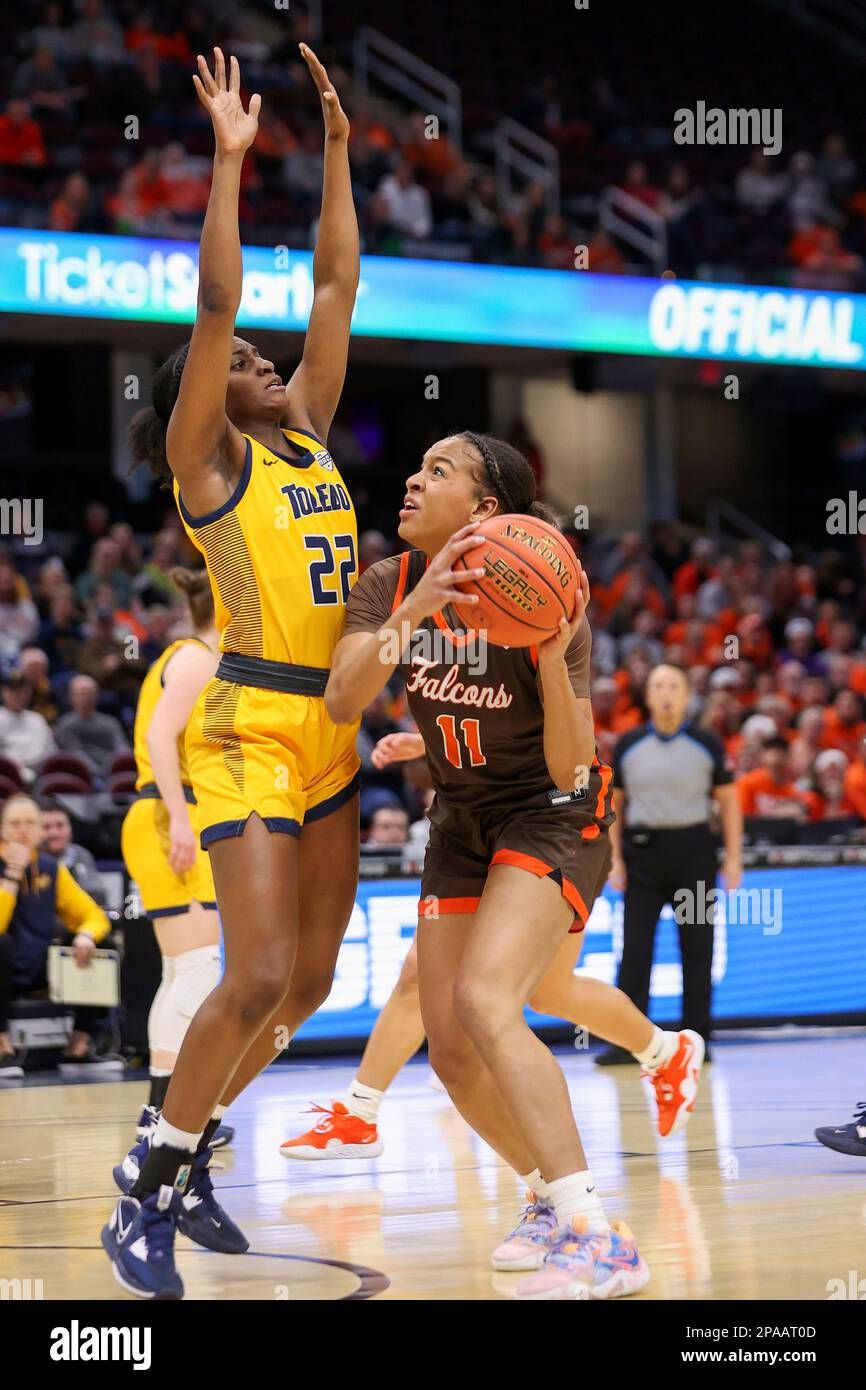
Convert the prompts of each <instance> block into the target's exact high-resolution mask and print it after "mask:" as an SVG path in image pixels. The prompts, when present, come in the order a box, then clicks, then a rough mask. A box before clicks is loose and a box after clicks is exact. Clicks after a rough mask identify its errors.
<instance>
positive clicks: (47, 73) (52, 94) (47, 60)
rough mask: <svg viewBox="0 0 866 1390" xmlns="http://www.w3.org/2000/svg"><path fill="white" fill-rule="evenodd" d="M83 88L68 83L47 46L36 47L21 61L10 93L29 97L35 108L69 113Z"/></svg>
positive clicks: (67, 114)
mask: <svg viewBox="0 0 866 1390" xmlns="http://www.w3.org/2000/svg"><path fill="white" fill-rule="evenodd" d="M84 90H85V89H84V88H83V87H74V88H73V87H70V85H69V83H68V81H67V80H66V75H65V73H64V72H63V69H62V68H61V67H58V65H57V62H56V61H55V58H54V54H53V52H52V50H51V49H50V48H37V49H36V50H35V51H34V54H33V57H32V58H31V59H30V61H29V62H28V63H22V65H21V67H20V68H19V69H18V71H17V73H16V74H15V81H14V82H13V84H12V92H13V94H14V95H15V96H20V97H23V98H24V100H25V101H29V103H30V106H31V107H32V108H33V109H34V110H35V111H57V112H59V113H60V114H61V115H64V116H70V117H72V116H74V114H75V103H76V101H77V100H78V99H79V98H80V97H82V96H83V95H84Z"/></svg>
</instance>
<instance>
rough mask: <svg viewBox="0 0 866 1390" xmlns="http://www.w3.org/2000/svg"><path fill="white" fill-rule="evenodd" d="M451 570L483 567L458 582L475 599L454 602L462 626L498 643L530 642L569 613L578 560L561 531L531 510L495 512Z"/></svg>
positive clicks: (526, 644)
mask: <svg viewBox="0 0 866 1390" xmlns="http://www.w3.org/2000/svg"><path fill="white" fill-rule="evenodd" d="M475 536H476V539H477V541H478V544H477V545H474V546H472V548H471V549H470V550H465V551H464V552H463V554H462V555H461V556H459V557H458V559H457V561H456V562H455V565H454V568H455V570H460V569H468V570H473V569H482V568H483V570H484V574H483V575H482V576H481V578H480V579H471V580H469V582H468V583H467V584H465V585H461V588H465V589H466V592H467V593H468V594H477V595H478V602H477V603H473V604H464V605H461V604H459V603H455V604H454V608H455V609H456V611H457V614H458V616H459V618H460V621H461V622H462V623H463V625H464V626H465V627H468V628H475V629H477V630H480V631H483V632H484V634H485V636H486V638H487V641H488V642H492V643H493V644H494V645H495V646H497V647H531V646H532V645H533V644H534V643H536V642H543V641H544V639H545V637H550V635H551V634H552V633H554V632H556V631H557V629H558V627H559V621H560V619H561V618H569V619H571V618H572V617H573V615H574V603H575V597H576V594H577V588H578V581H577V560H576V558H575V554H574V551H573V550H572V548H571V546H570V545H569V544H568V541H567V540H566V539H565V537H564V536H563V535H562V534H561V533H560V532H559V531H557V530H556V528H555V527H554V526H549V525H548V523H547V522H546V521H539V520H538V518H537V517H534V516H517V515H507V514H506V515H505V516H494V517H491V519H490V520H489V521H483V522H482V523H481V525H480V526H479V527H478V530H477V531H476V533H475Z"/></svg>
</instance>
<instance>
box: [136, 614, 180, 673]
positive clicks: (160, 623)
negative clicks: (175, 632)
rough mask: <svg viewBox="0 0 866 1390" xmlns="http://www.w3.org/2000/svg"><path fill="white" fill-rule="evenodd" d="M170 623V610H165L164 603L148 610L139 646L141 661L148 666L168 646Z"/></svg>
mask: <svg viewBox="0 0 866 1390" xmlns="http://www.w3.org/2000/svg"><path fill="white" fill-rule="evenodd" d="M171 621H172V614H171V609H170V608H167V607H166V606H165V604H164V603H155V604H154V605H153V607H152V608H148V610H147V616H146V619H145V635H144V641H143V642H142V644H141V656H142V660H143V661H145V662H146V663H147V665H148V666H150V665H152V663H153V662H154V661H156V658H157V657H158V656H161V655H162V653H163V652H164V651H165V649H166V647H167V646H168V643H169V640H170V629H171ZM184 635H185V634H184Z"/></svg>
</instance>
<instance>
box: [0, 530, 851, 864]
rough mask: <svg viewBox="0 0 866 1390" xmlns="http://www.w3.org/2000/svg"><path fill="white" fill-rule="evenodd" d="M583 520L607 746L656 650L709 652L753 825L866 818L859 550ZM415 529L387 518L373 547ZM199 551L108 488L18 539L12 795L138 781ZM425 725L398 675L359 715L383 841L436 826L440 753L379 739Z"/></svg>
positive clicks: (576, 542)
mask: <svg viewBox="0 0 866 1390" xmlns="http://www.w3.org/2000/svg"><path fill="white" fill-rule="evenodd" d="M566 534H567V535H568V536H569V539H570V541H571V543H572V544H573V546H574V548H575V550H576V551H577V553H578V554H579V555H580V557H581V559H582V562H583V563H584V565H585V566H586V568H587V572H588V574H589V577H590V581H591V586H592V602H591V607H590V613H589V616H590V621H591V625H592V630H593V659H592V692H593V695H592V700H593V710H594V714H595V724H596V735H597V741H598V749H599V754H600V756H601V757H602V759H605V760H607V759H609V758H610V756H611V754H612V751H613V747H614V744H615V742H616V739H617V738H618V737H619V736H620V735H621V734H623V733H625V732H627V731H628V730H629V729H631V728H633V727H635V726H636V725H638V724H640V723H642V722H643V721H644V720H645V719H646V710H645V706H644V701H643V691H644V686H645V682H646V678H647V675H648V673H649V671H650V670H651V668H652V667H653V665H655V664H656V663H658V662H660V661H669V662H673V663H676V664H677V665H680V666H682V667H684V668H686V669H687V670H688V672H689V676H690V680H691V685H692V691H693V695H692V707H691V711H690V713H691V717H693V718H694V719H696V720H699V721H700V722H701V723H702V724H704V725H705V726H706V727H708V728H710V729H712V730H713V731H714V733H715V734H716V735H717V736H718V737H719V738H720V740H721V741H722V743H723V745H724V748H725V753H726V757H727V760H728V763H729V766H730V768H731V771H732V772H733V773H734V775H735V777H736V784H737V786H738V788H739V792H740V796H741V800H742V805H743V811H744V814H745V815H746V817H747V818H748V819H747V828H749V829H750V833H751V835H752V837H753V838H757V839H760V838H761V826H762V824H763V825H769V823H770V822H772V821H773V820H778V821H784V823H785V825H786V827H788V829H789V830H790V826H791V823H794V824H796V825H797V826H799V827H801V829H802V833H801V834H800V835H799V836H798V838H800V839H803V838H805V839H809V838H810V837H812V838H825V839H826V838H828V836H830V835H831V834H832V832H833V830H834V829H836V830H838V832H839V833H840V835H845V836H847V837H849V838H850V837H851V836H853V837H854V838H857V837H858V836H860V835H861V834H862V833H863V831H866V720H864V699H866V636H864V634H866V580H864V567H863V564H862V559H861V557H860V556H859V555H858V554H857V553H856V551H852V552H851V553H850V554H847V553H845V552H843V551H840V550H828V551H826V552H825V553H822V554H810V555H806V554H802V555H797V556H796V557H795V558H794V559H791V560H779V559H774V558H772V557H771V556H770V555H768V554H767V553H766V552H765V551H764V550H763V549H762V548H761V547H760V546H759V545H758V544H757V543H755V542H752V541H747V542H743V543H740V544H736V545H730V546H720V545H719V544H717V543H716V542H714V541H713V540H711V539H710V538H709V537H707V536H705V535H698V536H696V537H693V538H691V539H688V538H687V536H686V534H685V533H684V531H683V530H682V528H681V527H679V526H678V525H676V524H674V523H659V524H657V525H655V526H654V527H653V528H652V531H651V533H650V535H648V536H642V535H640V534H638V533H636V532H635V533H627V534H624V535H621V536H619V537H614V536H606V535H605V536H592V535H589V534H585V533H578V532H574V531H571V532H566ZM399 548H400V543H399V542H398V541H397V539H396V538H390V539H389V538H387V537H385V536H383V535H382V534H381V533H379V532H367V533H366V534H364V535H363V536H362V537H361V544H360V553H361V556H362V561H361V563H362V567H363V566H365V565H367V564H370V563H372V562H374V561H375V560H376V559H377V558H380V557H382V556H384V555H386V554H388V553H390V552H392V551H394V550H397V549H399ZM23 549H25V548H24V547H22V550H23ZM61 552H62V553H61ZM191 558H192V557H191V555H190V552H189V549H188V542H187V541H186V539H185V537H184V536H183V533H182V531H181V529H180V527H179V526H177V525H176V524H173V523H167V525H166V527H165V529H164V530H162V531H160V532H158V533H157V534H155V535H151V536H137V535H135V534H134V533H133V531H132V530H131V528H130V526H129V525H128V524H127V523H125V522H116V521H113V520H112V519H111V516H110V514H109V511H108V509H107V507H106V506H105V505H104V504H102V503H99V502H92V503H90V504H89V505H88V506H87V508H86V510H85V512H84V515H83V519H82V524H81V528H80V531H79V532H78V533H77V534H73V533H69V536H68V544H67V546H66V547H65V550H63V548H62V547H61V549H60V550H59V551H58V553H56V554H54V555H52V556H51V558H48V559H45V558H41V559H40V560H39V561H38V562H28V560H27V557H26V555H22V554H15V555H13V554H12V553H11V552H10V551H9V550H8V549H7V550H5V551H3V552H0V682H2V708H0V795H8V794H9V793H10V792H11V791H12V790H14V788H15V787H24V788H27V789H29V790H32V791H35V792H36V793H37V794H38V795H46V794H47V795H61V796H62V794H63V793H64V792H66V793H86V792H89V791H92V792H96V791H108V792H110V793H111V794H112V795H113V796H115V797H116V798H119V799H121V800H122V799H123V798H125V797H128V796H129V795H130V794H131V792H132V789H133V784H134V764H133V762H132V759H131V755H130V745H131V734H132V724H133V719H134V714H135V705H136V698H137V693H138V690H139V686H140V683H141V680H142V678H143V676H144V673H145V672H146V670H147V669H148V666H149V664H150V663H151V662H152V661H153V660H154V659H155V658H156V657H157V656H158V655H159V653H160V652H161V651H162V650H163V649H164V647H165V645H166V644H167V643H168V642H169V641H171V640H173V639H174V637H175V636H176V635H178V634H179V633H182V632H183V631H184V630H185V629H184V623H185V614H184V609H183V603H182V601H181V597H180V595H179V594H177V593H176V592H175V590H174V589H173V586H172V582H171V579H170V577H169V575H170V571H171V569H172V567H173V566H174V565H175V564H178V563H189V562H190V559H191ZM411 727H412V724H411V720H410V718H409V715H408V710H407V707H406V703H405V698H404V694H403V690H402V686H401V682H400V680H399V678H398V677H395V678H394V679H392V681H391V683H390V685H389V686H388V687H387V688H386V690H385V691H384V692H383V694H382V695H381V696H380V697H378V698H377V700H376V701H374V702H373V704H372V705H371V706H370V708H369V709H368V710H367V711H366V713H365V716H364V720H363V723H362V726H361V731H360V734H359V742H358V747H359V752H360V754H361V758H362V766H363V774H362V776H363V790H362V818H363V825H364V830H365V833H366V837H367V841H368V843H369V844H370V846H371V847H375V846H377V845H385V844H388V845H395V844H396V845H400V844H405V843H407V842H408V843H409V844H410V846H411V845H412V844H414V843H415V842H416V841H418V840H419V837H420V841H421V842H423V825H424V812H425V809H426V806H427V805H428V804H429V796H430V784H429V775H428V774H427V770H426V764H424V762H423V760H419V761H418V762H413V763H401V764H399V763H398V764H392V765H390V766H388V767H385V768H376V767H375V766H374V763H373V759H372V753H373V749H374V747H375V745H376V743H377V742H378V740H379V739H380V738H382V737H383V736H384V735H385V734H388V733H393V732H396V731H398V730H403V729H408V728H411ZM817 827H822V828H821V829H820V830H818V829H817Z"/></svg>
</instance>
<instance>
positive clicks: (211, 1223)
mask: <svg viewBox="0 0 866 1390" xmlns="http://www.w3.org/2000/svg"><path fill="white" fill-rule="evenodd" d="M211 1158H212V1154H211V1151H210V1149H202V1151H201V1153H200V1154H196V1156H195V1159H194V1160H193V1165H192V1170H191V1172H190V1175H189V1182H188V1183H187V1187H186V1192H185V1193H184V1195H183V1197H182V1198H181V1203H180V1208H179V1210H178V1214H177V1229H178V1230H179V1231H180V1232H181V1234H182V1235H185V1236H189V1238H190V1240H194V1241H195V1243H196V1245H204V1246H205V1247H206V1248H207V1249H208V1250H219V1251H220V1253H221V1254H223V1255H242V1254H243V1253H244V1251H245V1250H249V1248H250V1243H249V1241H248V1240H247V1238H246V1236H245V1235H244V1233H243V1231H241V1230H240V1229H239V1227H237V1226H236V1225H235V1223H234V1222H233V1221H232V1219H231V1217H230V1216H229V1214H228V1212H226V1211H223V1209H222V1207H221V1206H220V1204H219V1202H218V1201H217V1199H216V1197H215V1196H214V1190H213V1183H212V1182H211V1180H210V1171H209V1165H210V1161H211Z"/></svg>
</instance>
